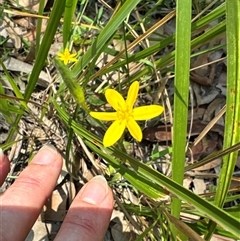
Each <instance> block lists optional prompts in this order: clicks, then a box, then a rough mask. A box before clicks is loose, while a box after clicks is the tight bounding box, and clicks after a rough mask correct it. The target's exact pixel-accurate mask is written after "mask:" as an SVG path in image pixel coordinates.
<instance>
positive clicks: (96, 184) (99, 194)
mask: <svg viewBox="0 0 240 241" xmlns="http://www.w3.org/2000/svg"><path fill="white" fill-rule="evenodd" d="M107 193H108V184H107V181H106V179H105V178H104V177H103V176H100V175H99V176H95V177H94V178H92V179H91V180H90V181H89V182H88V183H87V184H86V185H85V186H84V187H83V190H82V194H81V196H80V198H81V199H82V200H83V201H85V202H87V203H91V204H94V205H96V204H100V203H101V202H102V201H103V200H104V199H105V197H106V195H107Z"/></svg>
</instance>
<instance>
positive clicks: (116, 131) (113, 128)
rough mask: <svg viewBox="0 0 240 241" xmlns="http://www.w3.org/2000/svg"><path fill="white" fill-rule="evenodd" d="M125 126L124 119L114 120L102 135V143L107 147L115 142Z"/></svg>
mask: <svg viewBox="0 0 240 241" xmlns="http://www.w3.org/2000/svg"><path fill="white" fill-rule="evenodd" d="M125 128H126V123H125V122H124V121H118V120H116V121H114V122H113V123H112V124H111V125H110V127H109V128H108V129H107V131H106V133H105V135H104V137H103V145H104V146H105V147H108V146H112V145H113V144H115V143H116V142H117V141H118V140H119V139H120V138H121V136H122V134H123V132H124V129H125Z"/></svg>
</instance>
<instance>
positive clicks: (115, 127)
mask: <svg viewBox="0 0 240 241" xmlns="http://www.w3.org/2000/svg"><path fill="white" fill-rule="evenodd" d="M138 90H139V82H138V81H135V82H133V83H132V84H131V86H130V88H129V90H128V94H127V99H126V101H125V100H124V99H123V97H122V95H121V94H119V93H118V92H117V91H116V90H113V89H107V90H106V92H105V96H106V99H107V102H108V103H109V104H110V105H111V106H112V107H113V109H114V110H115V111H116V112H90V115H91V116H92V117H94V118H96V119H99V120H104V121H114V122H113V123H112V124H111V125H110V127H109V128H108V130H107V131H106V133H105V135H104V138H103V145H104V146H105V147H109V146H112V145H113V144H114V143H116V142H117V141H118V140H119V139H120V138H121V136H122V134H123V132H124V130H125V128H126V127H127V129H128V130H129V132H130V134H131V135H132V137H133V138H135V139H136V140H137V141H141V140H142V130H141V128H140V126H139V125H138V123H137V122H136V120H148V119H151V118H153V117H156V116H158V115H160V114H161V113H162V112H163V107H162V106H160V105H148V106H140V107H136V108H133V105H134V103H135V101H136V99H137V95H138Z"/></svg>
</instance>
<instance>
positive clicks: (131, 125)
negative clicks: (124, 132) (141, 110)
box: [127, 118, 142, 141]
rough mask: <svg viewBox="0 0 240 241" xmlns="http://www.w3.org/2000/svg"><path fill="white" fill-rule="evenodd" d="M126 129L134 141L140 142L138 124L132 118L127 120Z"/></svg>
mask: <svg viewBox="0 0 240 241" xmlns="http://www.w3.org/2000/svg"><path fill="white" fill-rule="evenodd" d="M127 128H128V130H129V132H130V134H131V136H132V137H133V138H134V139H136V140H137V141H141V140H142V130H141V128H140V126H139V125H138V123H137V122H136V121H135V120H134V119H133V118H130V119H129V120H128V122H127Z"/></svg>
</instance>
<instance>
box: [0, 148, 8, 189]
mask: <svg viewBox="0 0 240 241" xmlns="http://www.w3.org/2000/svg"><path fill="white" fill-rule="evenodd" d="M9 171H10V163H9V160H8V158H7V157H6V156H5V155H4V154H3V151H2V149H1V148H0V187H1V186H2V184H3V182H4V180H5V178H6V176H7V174H8V173H9Z"/></svg>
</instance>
